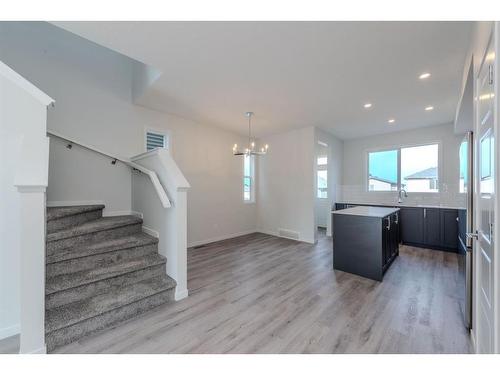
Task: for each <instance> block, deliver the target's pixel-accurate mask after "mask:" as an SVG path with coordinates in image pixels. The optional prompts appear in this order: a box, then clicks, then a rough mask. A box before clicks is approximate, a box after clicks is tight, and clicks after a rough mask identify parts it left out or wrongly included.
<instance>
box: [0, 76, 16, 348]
mask: <svg viewBox="0 0 500 375" xmlns="http://www.w3.org/2000/svg"><path fill="white" fill-rule="evenodd" d="M0 85H1V83H0ZM0 105H1V104H0ZM2 112H3V111H2ZM2 125H3V122H2ZM20 148H21V137H20V136H18V135H16V134H12V133H11V134H9V133H7V132H6V131H5V129H1V130H0V170H1V173H0V239H1V240H0V339H2V338H5V337H8V336H11V335H14V334H16V333H19V272H18V270H19V222H20V217H19V211H20V206H19V198H18V192H17V189H16V188H15V187H14V178H15V172H16V168H15V164H14V163H11V162H10V161H13V160H18V157H19V152H20Z"/></svg>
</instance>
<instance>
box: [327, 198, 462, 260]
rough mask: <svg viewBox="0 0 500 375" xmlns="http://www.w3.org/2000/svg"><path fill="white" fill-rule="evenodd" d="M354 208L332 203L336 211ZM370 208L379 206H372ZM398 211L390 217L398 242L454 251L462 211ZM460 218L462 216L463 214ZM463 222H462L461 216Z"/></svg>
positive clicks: (422, 209)
mask: <svg viewBox="0 0 500 375" xmlns="http://www.w3.org/2000/svg"><path fill="white" fill-rule="evenodd" d="M356 206H357V205H356V204H351V203H336V204H335V208H336V209H337V210H340V209H345V208H349V207H356ZM358 206H361V207H363V206H368V205H366V204H361V205H358ZM370 206H372V207H383V206H376V205H370ZM385 207H387V206H385ZM399 208H400V210H399V211H398V213H397V214H398V215H399V217H397V218H396V216H394V217H393V218H392V223H393V224H394V223H396V222H397V225H398V230H397V241H398V242H401V243H403V244H407V245H412V246H419V247H427V248H431V249H439V250H445V251H458V245H459V242H458V237H459V223H460V220H459V219H458V217H459V212H462V211H463V212H465V211H464V210H458V209H454V208H440V207H399ZM462 216H464V214H463V213H462ZM463 221H465V217H464V220H463ZM394 225H396V224H394ZM464 230H465V229H464ZM464 230H463V231H464ZM462 236H464V233H462Z"/></svg>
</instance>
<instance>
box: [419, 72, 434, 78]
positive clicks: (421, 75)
mask: <svg viewBox="0 0 500 375" xmlns="http://www.w3.org/2000/svg"><path fill="white" fill-rule="evenodd" d="M430 76H431V73H422V74H420V76H419V77H418V78H419V79H426V78H429V77H430Z"/></svg>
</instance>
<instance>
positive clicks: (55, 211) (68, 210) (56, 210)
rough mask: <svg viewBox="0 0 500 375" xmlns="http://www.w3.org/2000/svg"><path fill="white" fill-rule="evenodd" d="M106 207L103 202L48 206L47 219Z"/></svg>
mask: <svg viewBox="0 0 500 375" xmlns="http://www.w3.org/2000/svg"><path fill="white" fill-rule="evenodd" d="M102 209H104V205H103V204H93V205H85V206H61V207H48V208H47V221H50V220H55V219H60V218H63V217H66V216H72V215H77V214H81V213H84V212H91V211H97V210H102Z"/></svg>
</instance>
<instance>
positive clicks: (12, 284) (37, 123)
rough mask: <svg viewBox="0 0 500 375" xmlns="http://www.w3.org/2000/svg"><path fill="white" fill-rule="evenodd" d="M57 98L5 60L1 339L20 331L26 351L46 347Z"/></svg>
mask: <svg viewBox="0 0 500 375" xmlns="http://www.w3.org/2000/svg"><path fill="white" fill-rule="evenodd" d="M52 102H53V101H52V99H51V98H50V97H48V96H47V95H46V94H45V93H43V92H41V91H40V90H39V89H38V88H36V87H35V86H33V85H32V84H31V83H30V82H28V81H27V80H26V79H25V78H23V77H21V76H20V75H19V74H18V73H17V72H15V71H14V70H12V69H11V67H9V66H7V65H5V64H4V63H3V62H1V61H0V163H1V165H0V339H2V338H5V337H8V336H11V335H14V334H17V333H19V331H21V345H20V350H21V352H22V353H30V352H42V351H44V350H45V331H44V323H43V322H44V317H45V314H44V309H45V304H44V301H45V284H44V281H45V261H44V256H45V239H44V235H45V207H44V205H45V188H46V186H47V180H48V176H47V175H48V142H49V140H48V138H47V137H46V134H45V133H46V121H47V105H49V104H50V103H52ZM20 192H21V193H20ZM22 260H23V261H22Z"/></svg>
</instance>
